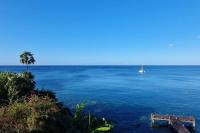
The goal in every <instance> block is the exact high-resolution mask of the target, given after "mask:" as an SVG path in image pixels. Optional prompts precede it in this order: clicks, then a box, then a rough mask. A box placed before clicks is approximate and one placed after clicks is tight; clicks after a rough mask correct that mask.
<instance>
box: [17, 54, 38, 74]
mask: <svg viewBox="0 0 200 133" xmlns="http://www.w3.org/2000/svg"><path fill="white" fill-rule="evenodd" d="M20 62H21V63H22V64H25V65H26V70H27V71H28V65H30V64H34V63H35V59H34V57H33V54H32V53H31V52H27V51H25V52H23V53H22V54H21V55H20Z"/></svg>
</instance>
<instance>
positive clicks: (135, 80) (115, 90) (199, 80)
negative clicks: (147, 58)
mask: <svg viewBox="0 0 200 133" xmlns="http://www.w3.org/2000/svg"><path fill="white" fill-rule="evenodd" d="M24 69H25V68H24V67H20V66H0V71H13V72H21V71H23V70H24ZM139 69H140V66H33V67H30V71H31V72H32V73H33V74H34V75H35V79H36V81H37V87H38V88H48V89H49V90H52V91H54V92H55V93H56V95H57V97H58V99H59V100H60V101H62V102H63V103H64V104H65V105H66V106H69V107H70V108H71V109H73V107H74V106H75V105H76V104H77V103H81V102H85V103H86V105H87V107H86V110H85V112H89V111H90V112H91V113H92V114H94V115H98V116H99V117H105V118H107V119H108V120H112V121H113V122H114V123H115V128H114V131H113V132H114V133H170V130H168V129H162V128H161V129H152V128H150V114H151V113H159V114H175V115H180V116H194V117H195V118H196V120H197V126H196V132H199V131H200V125H199V123H200V66H145V67H144V69H145V71H146V72H145V73H144V74H143V75H141V74H139V73H138V70H139Z"/></svg>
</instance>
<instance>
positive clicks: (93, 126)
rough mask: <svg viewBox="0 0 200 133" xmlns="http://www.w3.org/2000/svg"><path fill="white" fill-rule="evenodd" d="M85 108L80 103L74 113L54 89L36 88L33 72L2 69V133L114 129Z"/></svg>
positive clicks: (97, 132) (82, 132)
mask: <svg viewBox="0 0 200 133" xmlns="http://www.w3.org/2000/svg"><path fill="white" fill-rule="evenodd" d="M25 62H26V61H25ZM29 63H30V62H29ZM84 108H85V104H77V105H76V108H75V112H74V114H73V113H71V111H70V110H69V109H68V108H67V107H65V106H63V105H62V104H61V103H59V102H58V101H57V99H56V97H55V95H54V93H53V92H51V91H47V90H38V89H37V90H36V89H35V81H34V76H33V75H32V74H31V73H30V72H23V73H12V72H6V73H0V133H100V132H109V131H111V129H112V128H113V126H112V125H111V124H108V122H107V121H106V120H105V119H100V118H97V117H94V116H92V115H91V114H90V113H88V114H86V113H84V112H83V110H84Z"/></svg>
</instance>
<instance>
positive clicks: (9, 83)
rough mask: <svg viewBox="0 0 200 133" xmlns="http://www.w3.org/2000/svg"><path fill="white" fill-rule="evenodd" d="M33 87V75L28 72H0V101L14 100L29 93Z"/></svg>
mask: <svg viewBox="0 0 200 133" xmlns="http://www.w3.org/2000/svg"><path fill="white" fill-rule="evenodd" d="M34 88H35V81H34V76H33V75H32V74H31V73H29V72H24V73H21V74H17V73H0V103H1V104H2V103H4V104H5V103H9V102H14V101H15V100H17V99H19V98H21V97H23V96H26V95H30V94H31V91H33V90H34Z"/></svg>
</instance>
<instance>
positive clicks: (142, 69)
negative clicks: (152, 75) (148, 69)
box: [139, 65, 145, 74]
mask: <svg viewBox="0 0 200 133" xmlns="http://www.w3.org/2000/svg"><path fill="white" fill-rule="evenodd" d="M144 72H145V71H144V67H143V65H142V66H141V69H140V70H139V73H140V74H143V73H144Z"/></svg>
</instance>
